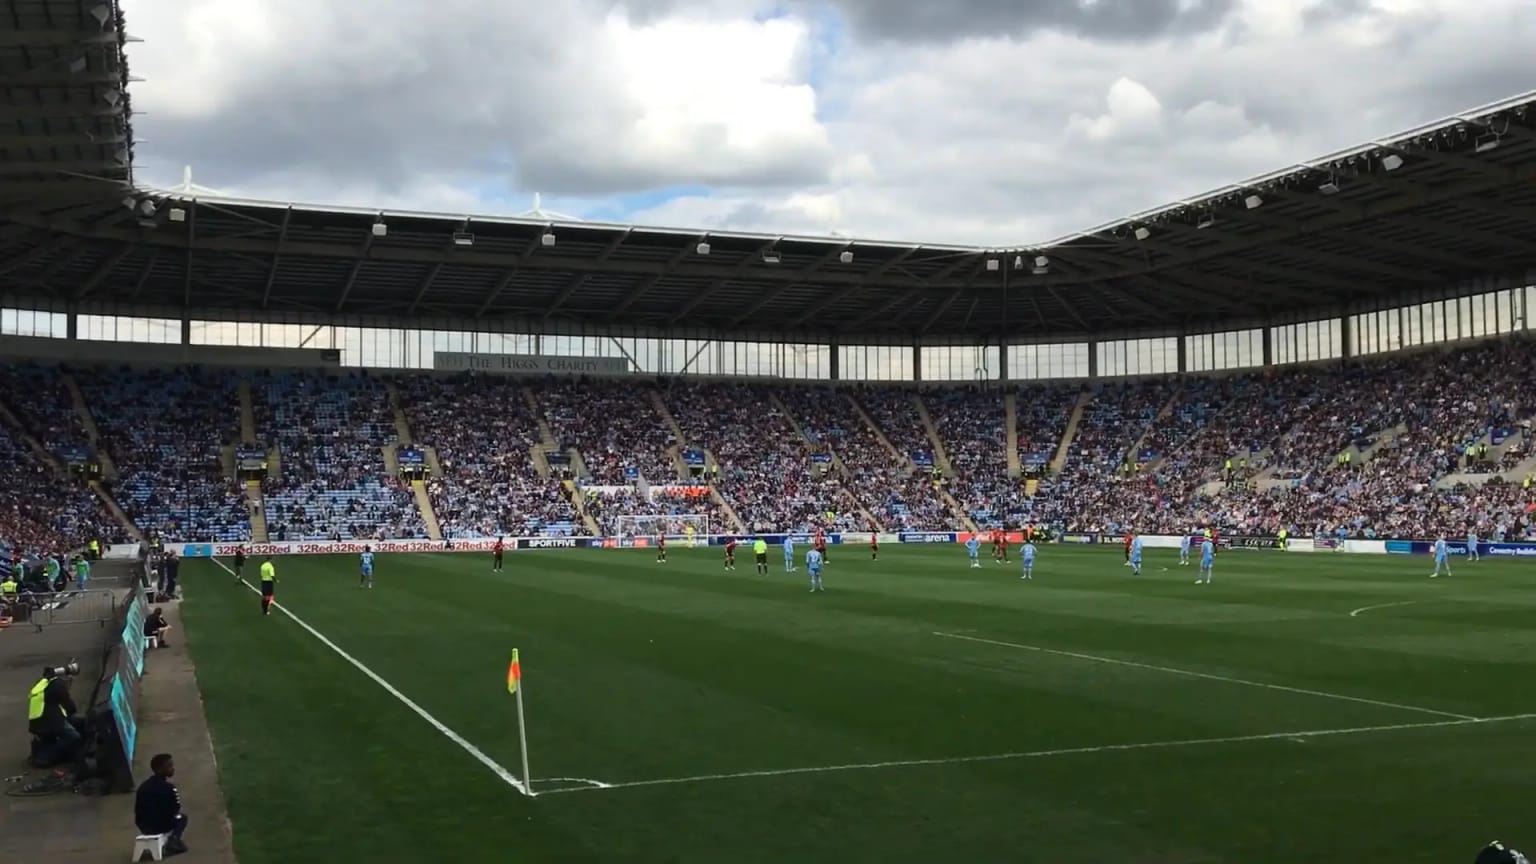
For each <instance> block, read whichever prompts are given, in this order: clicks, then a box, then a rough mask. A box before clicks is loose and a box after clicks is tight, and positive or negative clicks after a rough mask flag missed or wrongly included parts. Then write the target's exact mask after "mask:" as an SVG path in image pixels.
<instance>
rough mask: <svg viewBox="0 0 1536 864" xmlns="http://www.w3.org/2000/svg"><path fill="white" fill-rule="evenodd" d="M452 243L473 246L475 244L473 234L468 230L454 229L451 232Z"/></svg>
mask: <svg viewBox="0 0 1536 864" xmlns="http://www.w3.org/2000/svg"><path fill="white" fill-rule="evenodd" d="M453 245H455V246H473V245H475V235H473V234H471V233H469V232H468V231H455V232H453Z"/></svg>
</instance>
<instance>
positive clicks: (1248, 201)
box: [1243, 195, 1264, 210]
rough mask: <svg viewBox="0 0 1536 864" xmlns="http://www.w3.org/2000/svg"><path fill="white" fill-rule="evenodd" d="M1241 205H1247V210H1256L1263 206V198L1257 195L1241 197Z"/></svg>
mask: <svg viewBox="0 0 1536 864" xmlns="http://www.w3.org/2000/svg"><path fill="white" fill-rule="evenodd" d="M1243 206H1244V207H1247V208H1248V209H1249V210H1257V209H1259V208H1260V207H1262V206H1264V199H1263V198H1260V197H1259V196H1257V195H1249V196H1248V197H1247V198H1244V199H1243Z"/></svg>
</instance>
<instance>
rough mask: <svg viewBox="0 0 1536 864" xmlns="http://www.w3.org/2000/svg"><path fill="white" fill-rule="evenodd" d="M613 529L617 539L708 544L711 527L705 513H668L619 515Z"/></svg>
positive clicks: (707, 515)
mask: <svg viewBox="0 0 1536 864" xmlns="http://www.w3.org/2000/svg"><path fill="white" fill-rule="evenodd" d="M613 527H614V531H615V532H617V534H618V536H619V537H657V536H665V537H666V538H667V539H668V540H674V541H676V540H682V541H688V540H693V541H695V542H698V543H708V542H709V535H710V527H711V526H710V522H709V514H707V513H669V514H667V515H664V516H647V515H638V514H630V513H621V514H619V516H617V517H616V518H615V519H614V523H613Z"/></svg>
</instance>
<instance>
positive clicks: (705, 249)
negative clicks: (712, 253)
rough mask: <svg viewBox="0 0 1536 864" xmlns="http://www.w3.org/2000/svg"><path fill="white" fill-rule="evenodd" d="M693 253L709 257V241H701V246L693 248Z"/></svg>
mask: <svg viewBox="0 0 1536 864" xmlns="http://www.w3.org/2000/svg"><path fill="white" fill-rule="evenodd" d="M693 251H695V252H697V253H699V254H700V255H708V254H709V241H708V240H700V241H699V245H697V246H695V247H693Z"/></svg>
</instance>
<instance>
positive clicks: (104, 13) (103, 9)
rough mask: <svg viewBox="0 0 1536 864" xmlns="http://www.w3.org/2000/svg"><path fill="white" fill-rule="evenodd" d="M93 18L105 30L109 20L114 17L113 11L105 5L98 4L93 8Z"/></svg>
mask: <svg viewBox="0 0 1536 864" xmlns="http://www.w3.org/2000/svg"><path fill="white" fill-rule="evenodd" d="M91 17H92V18H95V19H96V23H97V24H99V25H100V26H101V27H102V28H103V29H105V28H106V26H107V19H108V18H111V17H112V9H111V7H109V6H107V4H105V3H97V4H96V5H95V6H92V7H91Z"/></svg>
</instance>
